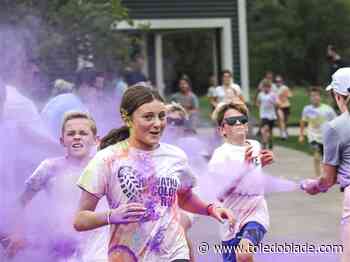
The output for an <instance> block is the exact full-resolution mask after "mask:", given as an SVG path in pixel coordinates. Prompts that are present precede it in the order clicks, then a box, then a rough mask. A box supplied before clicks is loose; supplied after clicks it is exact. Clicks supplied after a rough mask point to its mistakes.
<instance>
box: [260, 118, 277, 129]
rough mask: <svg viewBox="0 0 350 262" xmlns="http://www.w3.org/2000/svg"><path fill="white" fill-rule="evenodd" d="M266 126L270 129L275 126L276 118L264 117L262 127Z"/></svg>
mask: <svg viewBox="0 0 350 262" xmlns="http://www.w3.org/2000/svg"><path fill="white" fill-rule="evenodd" d="M264 126H268V127H269V129H270V130H272V129H273V127H274V126H275V120H272V119H267V118H262V119H261V126H260V127H264Z"/></svg>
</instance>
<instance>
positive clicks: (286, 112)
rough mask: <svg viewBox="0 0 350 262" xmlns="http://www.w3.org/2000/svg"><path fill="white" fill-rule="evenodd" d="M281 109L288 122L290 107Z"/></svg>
mask: <svg viewBox="0 0 350 262" xmlns="http://www.w3.org/2000/svg"><path fill="white" fill-rule="evenodd" d="M280 110H281V111H282V112H283V115H284V120H285V122H286V123H287V122H288V118H289V115H290V107H282V108H280Z"/></svg>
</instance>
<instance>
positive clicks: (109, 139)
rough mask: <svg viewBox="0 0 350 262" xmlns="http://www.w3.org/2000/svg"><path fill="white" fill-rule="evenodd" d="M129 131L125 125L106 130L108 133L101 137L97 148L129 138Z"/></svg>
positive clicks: (100, 148)
mask: <svg viewBox="0 0 350 262" xmlns="http://www.w3.org/2000/svg"><path fill="white" fill-rule="evenodd" d="M129 135H130V132H129V128H128V127H127V126H122V127H121V128H114V129H112V130H111V131H109V132H108V134H107V135H106V136H105V137H103V138H102V139H101V142H100V146H99V150H102V149H104V148H106V147H108V146H111V145H114V144H116V143H118V142H120V141H123V140H125V139H127V138H129Z"/></svg>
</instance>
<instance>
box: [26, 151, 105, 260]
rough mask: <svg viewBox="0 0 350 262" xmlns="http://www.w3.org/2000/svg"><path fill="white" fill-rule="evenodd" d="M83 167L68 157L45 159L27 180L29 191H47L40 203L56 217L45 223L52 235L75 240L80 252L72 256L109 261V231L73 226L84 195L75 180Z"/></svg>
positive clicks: (27, 189) (80, 258) (81, 258)
mask: <svg viewBox="0 0 350 262" xmlns="http://www.w3.org/2000/svg"><path fill="white" fill-rule="evenodd" d="M84 167H85V165H82V166H76V165H72V164H71V163H70V162H69V161H68V160H67V158H66V157H57V158H50V159H46V160H44V161H43V162H42V163H41V164H40V165H39V166H38V168H37V169H36V170H35V171H34V173H33V174H32V175H31V176H30V177H29V178H28V179H27V180H26V182H25V185H26V191H29V190H30V191H34V192H39V191H42V192H45V193H46V195H44V196H43V197H44V198H45V201H41V202H40V204H45V205H47V206H46V207H45V209H46V212H45V213H48V214H53V215H54V216H52V217H49V221H46V222H47V225H42V226H44V227H49V228H50V232H51V234H52V236H61V235H66V236H69V237H70V238H72V239H75V240H76V241H77V243H78V247H77V248H78V249H79V253H76V254H75V255H73V257H74V258H76V259H78V257H79V261H82V262H90V261H91V262H92V261H99V262H107V261H108V258H107V243H108V233H109V232H108V230H106V229H105V228H99V229H97V230H94V231H92V232H84V233H77V232H76V231H75V230H74V228H73V220H74V216H75V214H76V211H77V207H78V202H79V199H80V195H81V190H79V188H78V187H77V186H76V183H77V181H78V179H79V176H80V175H81V172H82V171H83V169H84ZM58 210H59V211H60V212H58ZM37 215H38V216H40V215H39V214H37ZM44 232H45V231H44ZM72 259H73V258H72Z"/></svg>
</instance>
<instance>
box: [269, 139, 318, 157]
mask: <svg viewBox="0 0 350 262" xmlns="http://www.w3.org/2000/svg"><path fill="white" fill-rule="evenodd" d="M273 143H274V144H275V145H279V146H284V147H288V148H290V149H294V150H298V151H302V152H304V153H307V154H309V155H311V154H312V151H311V149H310V145H309V144H308V143H307V141H305V142H304V143H303V144H300V143H299V141H298V136H290V137H288V140H282V139H280V138H279V137H275V138H274V140H273Z"/></svg>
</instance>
